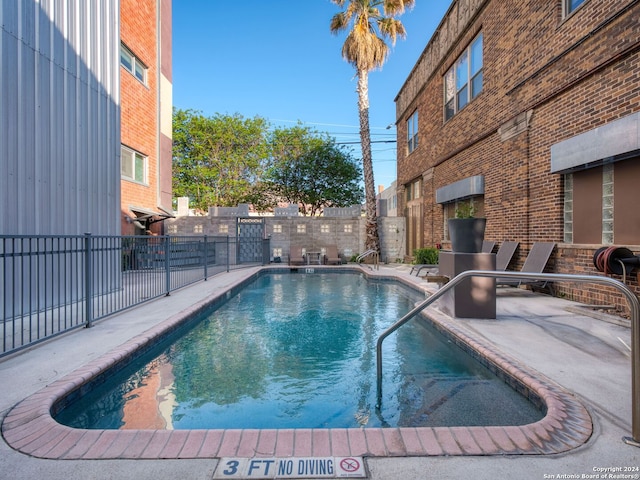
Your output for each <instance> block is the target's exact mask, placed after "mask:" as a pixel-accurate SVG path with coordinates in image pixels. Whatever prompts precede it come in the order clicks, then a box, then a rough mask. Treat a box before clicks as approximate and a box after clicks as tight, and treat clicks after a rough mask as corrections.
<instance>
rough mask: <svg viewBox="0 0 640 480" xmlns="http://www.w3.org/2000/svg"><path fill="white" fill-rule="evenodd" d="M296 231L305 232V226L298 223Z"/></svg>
mask: <svg viewBox="0 0 640 480" xmlns="http://www.w3.org/2000/svg"><path fill="white" fill-rule="evenodd" d="M296 231H297V232H298V233H307V226H306V225H304V224H302V225H298V226H297V228H296Z"/></svg>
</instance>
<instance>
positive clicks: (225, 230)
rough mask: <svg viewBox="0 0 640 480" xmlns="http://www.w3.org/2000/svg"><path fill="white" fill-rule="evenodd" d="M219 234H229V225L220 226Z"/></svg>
mask: <svg viewBox="0 0 640 480" xmlns="http://www.w3.org/2000/svg"><path fill="white" fill-rule="evenodd" d="M218 233H229V225H219V226H218Z"/></svg>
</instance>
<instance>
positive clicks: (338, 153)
mask: <svg viewBox="0 0 640 480" xmlns="http://www.w3.org/2000/svg"><path fill="white" fill-rule="evenodd" d="M173 141H174V143H173V191H174V193H175V194H176V195H177V196H187V197H189V198H190V206H191V207H194V208H198V209H201V210H206V209H207V208H208V207H209V206H235V205H237V204H238V203H251V204H253V205H254V207H255V208H256V209H258V210H268V209H271V208H273V207H274V206H276V205H277V204H278V203H284V202H286V203H294V204H297V205H298V206H299V208H300V209H301V211H302V213H303V214H305V215H317V214H319V213H321V211H322V209H323V208H324V207H329V206H335V207H346V206H351V205H354V204H358V203H360V202H361V201H362V198H363V192H362V188H361V186H360V183H359V180H360V178H361V176H362V171H361V169H360V166H359V165H358V162H357V161H356V160H354V159H353V157H352V155H351V152H350V151H349V150H347V149H346V148H345V147H344V146H341V145H338V144H336V142H335V140H333V139H332V138H330V137H329V136H327V135H321V134H319V133H318V132H316V131H314V130H311V129H309V128H307V127H303V126H301V125H297V126H295V127H291V128H276V129H271V126H270V125H269V123H268V122H267V121H266V120H264V119H262V118H260V117H254V118H252V119H246V118H243V117H242V116H241V115H239V114H235V115H220V114H216V115H215V116H213V117H206V116H204V115H203V114H202V113H200V112H195V111H193V110H179V109H174V114H173Z"/></svg>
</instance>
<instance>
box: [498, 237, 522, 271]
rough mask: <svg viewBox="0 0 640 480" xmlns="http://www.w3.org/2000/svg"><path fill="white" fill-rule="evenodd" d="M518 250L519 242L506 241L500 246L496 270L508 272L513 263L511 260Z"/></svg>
mask: <svg viewBox="0 0 640 480" xmlns="http://www.w3.org/2000/svg"><path fill="white" fill-rule="evenodd" d="M517 248H518V242H512V241H510V240H505V241H504V242H502V244H500V248H498V252H497V253H496V270H497V271H500V270H506V269H507V267H508V266H509V264H510V263H511V259H512V258H513V254H514V253H516V249H517Z"/></svg>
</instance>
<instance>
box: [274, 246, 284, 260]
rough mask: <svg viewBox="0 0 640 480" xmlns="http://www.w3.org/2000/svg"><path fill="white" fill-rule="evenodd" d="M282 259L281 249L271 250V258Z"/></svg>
mask: <svg viewBox="0 0 640 480" xmlns="http://www.w3.org/2000/svg"><path fill="white" fill-rule="evenodd" d="M277 257H282V248H274V249H273V258H277Z"/></svg>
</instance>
